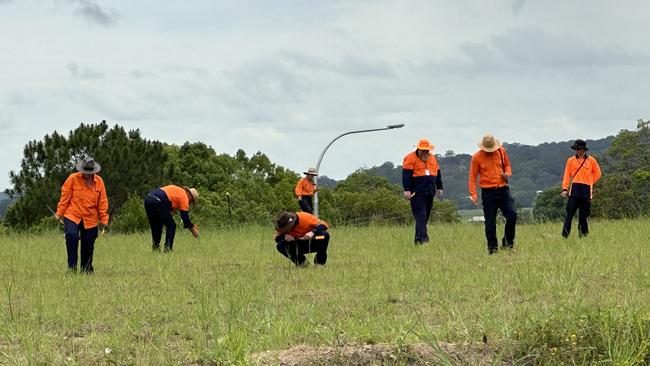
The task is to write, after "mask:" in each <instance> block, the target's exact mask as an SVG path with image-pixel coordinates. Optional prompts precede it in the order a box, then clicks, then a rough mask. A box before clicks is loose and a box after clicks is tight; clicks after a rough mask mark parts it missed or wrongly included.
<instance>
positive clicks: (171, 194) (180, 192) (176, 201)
mask: <svg viewBox="0 0 650 366" xmlns="http://www.w3.org/2000/svg"><path fill="white" fill-rule="evenodd" d="M160 189H162V190H163V191H164V192H165V194H167V198H169V201H170V202H171V203H172V210H179V211H189V210H190V198H189V197H188V196H187V192H186V191H185V189H184V188H183V187H179V186H175V185H168V186H164V187H160Z"/></svg>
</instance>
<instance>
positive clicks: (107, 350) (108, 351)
mask: <svg viewBox="0 0 650 366" xmlns="http://www.w3.org/2000/svg"><path fill="white" fill-rule="evenodd" d="M111 352H113V350H112V349H110V348H108V347H106V348H105V349H104V353H106V354H107V355H110V354H111Z"/></svg>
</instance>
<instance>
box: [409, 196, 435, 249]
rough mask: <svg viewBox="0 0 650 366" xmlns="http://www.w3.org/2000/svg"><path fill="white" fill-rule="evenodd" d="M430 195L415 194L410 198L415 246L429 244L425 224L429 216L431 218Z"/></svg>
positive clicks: (431, 205)
mask: <svg viewBox="0 0 650 366" xmlns="http://www.w3.org/2000/svg"><path fill="white" fill-rule="evenodd" d="M433 197H434V195H432V194H424V193H423V194H420V193H418V194H416V195H415V196H413V197H411V199H410V201H409V202H410V203H411V212H413V218H414V219H415V238H414V240H413V241H414V242H415V244H423V243H428V242H429V234H428V233H427V223H428V222H429V216H431V208H432V207H433Z"/></svg>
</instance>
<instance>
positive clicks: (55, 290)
mask: <svg viewBox="0 0 650 366" xmlns="http://www.w3.org/2000/svg"><path fill="white" fill-rule="evenodd" d="M648 224H650V221H648V220H637V221H616V222H606V221H605V222H593V223H592V234H591V235H590V236H589V237H587V238H584V239H578V238H577V237H575V236H574V237H572V238H570V239H563V238H561V237H560V235H559V231H560V229H561V227H560V225H558V224H539V225H522V226H519V227H518V231H517V239H516V244H515V247H516V249H515V250H513V251H509V252H501V253H499V254H498V255H493V256H488V255H487V250H486V246H485V240H484V237H483V226H482V225H467V224H455V225H434V226H430V227H429V231H430V236H431V238H432V242H431V244H429V245H426V246H418V247H415V246H414V245H413V244H412V237H413V228H412V227H399V226H376V227H364V228H353V227H339V228H333V229H332V230H331V234H332V240H331V242H330V249H329V259H328V263H327V265H326V266H323V267H313V266H312V267H309V268H305V269H300V268H295V267H293V266H292V265H291V263H290V262H289V261H288V260H287V259H285V258H284V257H282V256H281V255H280V254H279V253H277V251H276V250H275V245H274V243H273V230H272V228H270V227H250V228H240V229H233V230H223V231H213V232H210V231H208V232H203V233H202V236H201V238H200V240H199V241H197V240H194V239H193V238H192V237H191V235H189V233H188V232H179V233H177V239H176V243H175V246H174V253H172V254H169V255H166V254H161V253H152V252H151V249H150V237H149V235H148V234H145V233H142V234H131V235H117V234H108V235H106V236H104V237H100V238H99V239H98V240H97V243H96V249H95V258H94V266H95V274H94V275H79V274H76V275H75V274H68V273H66V270H65V267H66V264H65V263H66V254H65V245H64V240H63V236H62V234H61V233H58V232H52V233H49V234H38V235H30V234H23V235H5V236H1V237H0V364H16V365H22V364H56V365H60V364H70V365H86V364H104V363H112V364H134V365H145V364H192V363H199V364H201V363H217V364H223V363H246V362H247V360H248V357H249V355H250V354H252V353H255V352H259V351H263V350H280V349H286V348H290V347H292V346H295V345H298V344H307V345H339V344H347V343H350V342H357V343H359V342H361V343H374V342H388V343H391V344H395V346H396V348H399V347H402V346H404V345H408V344H413V343H421V342H431V343H433V341H434V340H437V341H447V342H455V343H462V342H480V341H481V340H482V339H483V338H484V337H486V338H487V340H488V344H489V345H490V347H492V348H493V349H494V350H495V352H496V356H495V357H496V361H497V363H499V362H500V361H501V362H504V363H514V364H559V363H561V362H565V363H567V364H589V363H601V364H612V365H614V364H621V365H622V364H628V365H633V364H642V362H646V363H648V362H650V356H649V355H650V350H649V342H650V336H649V335H648V332H650V315H649V314H650V291H649V289H650V269H649V268H650V250H649V249H650V248H649V246H650V239H648V238H649V237H650V229H648V227H649V225H648ZM502 229H503V227H502V226H501V227H499V230H500V231H501V230H502Z"/></svg>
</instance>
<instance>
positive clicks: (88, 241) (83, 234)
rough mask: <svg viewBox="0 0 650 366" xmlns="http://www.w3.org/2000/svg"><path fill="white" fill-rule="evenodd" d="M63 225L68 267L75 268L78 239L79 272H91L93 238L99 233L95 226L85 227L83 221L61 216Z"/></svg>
mask: <svg viewBox="0 0 650 366" xmlns="http://www.w3.org/2000/svg"><path fill="white" fill-rule="evenodd" d="M63 227H64V231H65V246H66V249H67V251H68V268H69V269H71V270H73V271H76V270H77V258H78V257H77V250H78V249H79V240H81V253H80V254H81V255H80V257H81V272H85V273H92V272H93V271H94V268H93V253H94V251H95V240H96V239H97V235H98V234H99V230H97V226H95V227H92V228H89V229H86V228H84V222H83V220H81V222H79V224H75V222H74V221H72V220H69V219H67V218H65V217H64V218H63Z"/></svg>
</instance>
